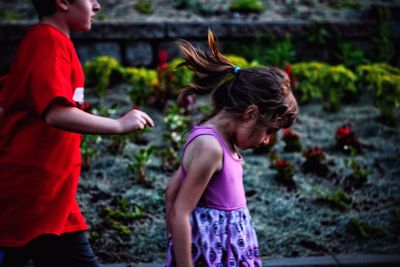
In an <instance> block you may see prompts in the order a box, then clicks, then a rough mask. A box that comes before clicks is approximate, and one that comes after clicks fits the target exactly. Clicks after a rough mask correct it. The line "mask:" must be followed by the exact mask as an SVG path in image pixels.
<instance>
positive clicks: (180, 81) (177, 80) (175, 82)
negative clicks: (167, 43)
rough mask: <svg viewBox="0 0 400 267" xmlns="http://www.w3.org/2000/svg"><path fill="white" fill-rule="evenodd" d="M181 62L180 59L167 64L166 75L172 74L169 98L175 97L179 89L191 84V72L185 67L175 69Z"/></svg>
mask: <svg viewBox="0 0 400 267" xmlns="http://www.w3.org/2000/svg"><path fill="white" fill-rule="evenodd" d="M182 62H183V60H182V59H180V58H176V59H174V60H172V61H171V62H170V63H169V64H168V69H167V73H173V75H172V79H171V85H170V86H171V92H170V94H171V95H170V97H171V96H172V97H176V96H177V95H178V92H179V90H180V89H182V88H183V87H185V86H187V85H189V84H190V83H191V82H192V79H193V72H192V71H191V70H189V69H188V68H187V67H179V68H177V66H178V65H179V64H180V63H182Z"/></svg>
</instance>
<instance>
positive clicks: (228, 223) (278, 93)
mask: <svg viewBox="0 0 400 267" xmlns="http://www.w3.org/2000/svg"><path fill="white" fill-rule="evenodd" d="M178 43H179V45H180V48H181V51H182V54H183V57H184V59H185V61H184V62H183V63H181V65H182V66H187V67H188V68H189V69H190V70H192V71H193V72H194V73H195V75H196V76H195V77H196V78H195V79H194V83H192V84H191V85H189V87H187V88H185V89H183V90H182V91H181V93H180V95H179V97H178V102H180V103H181V102H182V101H183V100H184V99H185V98H186V97H187V96H188V95H189V94H200V95H201V94H206V93H208V92H210V91H212V102H213V110H212V112H211V114H210V115H209V116H207V117H206V118H205V119H204V120H203V121H202V122H201V123H200V125H198V126H195V127H194V128H193V129H192V131H191V133H190V135H189V137H188V139H187V141H186V143H185V145H184V148H183V156H182V159H181V166H180V168H179V169H178V171H177V172H176V173H175V175H174V177H173V178H172V180H171V181H170V182H169V183H168V186H167V188H166V219H167V227H168V231H169V233H170V240H169V247H168V256H167V262H166V266H178V267H189V266H261V258H260V253H259V247H258V243H257V238H256V234H255V231H254V228H253V223H252V219H251V217H250V214H249V211H248V209H247V207H246V199H245V191H244V187H243V177H242V174H243V169H242V160H243V159H242V157H241V155H240V154H239V153H238V149H240V150H245V149H250V148H254V147H257V146H259V145H262V144H267V143H268V140H269V138H270V136H271V135H272V134H273V133H274V132H276V131H278V130H279V129H281V128H287V127H289V126H290V125H291V124H292V123H293V122H294V120H295V119H296V117H297V114H298V107H297V102H296V99H295V98H294V96H293V94H292V92H291V89H290V83H289V79H288V77H287V75H286V74H285V73H284V72H283V71H281V70H280V69H278V68H267V67H257V68H249V69H244V70H240V68H239V67H237V66H234V65H233V64H232V63H231V62H229V61H228V60H227V59H226V58H225V57H224V56H223V55H222V54H221V53H220V52H219V49H218V44H217V40H216V37H215V36H214V34H213V33H212V32H211V31H209V32H208V44H209V47H210V49H211V52H212V54H211V55H209V54H204V53H203V52H201V51H199V50H198V49H196V48H194V47H193V46H192V45H191V44H190V43H189V42H187V41H185V40H180V41H178ZM228 73H231V75H230V76H233V77H232V78H231V79H227V77H226V76H227V74H228ZM232 73H233V75H232Z"/></svg>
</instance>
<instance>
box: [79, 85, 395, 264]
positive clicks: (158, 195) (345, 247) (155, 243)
mask: <svg viewBox="0 0 400 267" xmlns="http://www.w3.org/2000/svg"><path fill="white" fill-rule="evenodd" d="M128 91H129V86H128V85H126V84H120V85H118V86H115V87H113V88H112V89H110V90H109V92H110V93H109V95H108V97H106V98H103V99H102V100H99V99H98V98H93V99H91V101H92V103H96V102H98V103H99V104H101V106H103V107H107V106H110V105H111V103H114V104H115V103H119V104H120V106H121V107H125V108H128V107H129V106H130V102H129V99H128V98H127V95H126V94H127V92H128ZM369 99H370V98H369V97H368V95H364V97H363V98H362V99H361V100H360V101H359V102H357V103H355V104H352V105H347V106H343V107H342V108H341V109H340V110H339V111H338V112H337V113H327V112H325V111H323V110H322V107H321V105H320V104H319V103H309V104H306V105H302V106H301V108H300V118H299V120H298V121H297V122H296V124H295V125H294V126H293V127H292V129H293V130H294V131H295V132H297V133H298V134H299V135H300V137H301V139H300V142H301V144H302V147H303V151H304V150H305V149H307V148H311V147H314V146H316V145H318V146H320V147H321V148H322V149H323V150H324V151H325V156H326V164H327V166H328V168H329V175H328V177H329V178H326V177H319V176H317V175H315V174H312V173H305V172H304V170H303V169H302V167H301V165H302V163H303V162H304V157H303V155H302V153H301V152H285V143H284V142H283V141H282V133H280V134H279V136H278V141H277V143H276V144H275V145H274V147H273V149H274V150H275V151H277V152H278V153H279V154H280V157H281V159H286V160H288V161H290V162H291V163H292V164H293V166H294V176H293V180H294V183H295V185H296V186H295V189H293V188H288V187H286V186H284V185H283V184H281V183H279V182H278V180H276V179H275V175H276V171H275V170H273V169H272V168H271V159H270V157H269V156H268V154H267V153H264V154H261V155H255V154H253V152H252V151H248V152H244V153H243V155H244V157H245V165H244V174H245V188H246V194H247V195H248V205H249V208H250V210H251V213H252V215H253V218H254V221H255V225H256V230H257V233H258V238H259V242H260V246H261V252H262V255H263V256H264V257H282V256H312V255H329V254H345V253H368V254H398V253H399V251H400V242H399V239H398V236H399V232H400V228H399V217H398V216H399V214H397V213H399V210H398V207H399V204H400V195H399V192H400V180H399V179H398V178H399V176H400V166H399V164H398V163H399V156H400V140H399V139H400V130H399V128H395V127H389V126H386V125H384V124H381V123H380V122H378V121H377V119H378V117H379V111H378V110H377V109H376V108H375V107H374V106H373V105H372V103H370V100H369ZM199 103H201V101H199ZM144 110H145V111H147V112H148V113H149V114H150V115H151V116H152V117H153V118H154V119H155V121H156V127H155V128H154V129H151V130H150V131H148V132H146V133H144V135H143V138H142V139H147V140H148V141H149V143H148V144H147V145H143V140H142V144H135V143H133V142H130V141H129V142H128V143H127V144H126V145H125V147H124V148H123V150H122V151H121V152H119V153H117V154H116V155H112V154H110V153H109V152H108V151H107V147H108V144H110V143H111V141H110V140H109V139H107V138H106V137H103V138H102V140H101V141H99V142H97V143H96V146H97V148H98V149H100V154H99V155H98V156H95V157H94V158H93V160H92V165H91V167H90V169H88V170H86V171H83V173H82V178H81V182H80V186H79V192H78V199H79V202H80V204H81V206H82V210H83V213H84V215H85V217H86V218H87V221H88V223H89V225H90V226H91V230H90V236H91V243H92V244H93V248H94V250H95V252H96V254H97V255H98V256H99V258H100V261H101V262H162V261H163V260H164V258H165V253H166V248H167V243H166V229H165V223H164V214H163V212H164V200H163V198H164V195H163V190H164V188H165V185H166V184H167V182H168V180H169V179H170V178H171V176H172V172H169V171H164V170H163V169H162V165H163V162H162V160H161V158H160V157H159V156H157V155H156V154H154V155H152V156H151V159H152V161H151V162H150V163H149V164H147V168H146V170H147V178H146V179H147V181H148V183H146V184H140V183H138V181H137V174H136V173H132V172H131V171H129V167H128V164H129V163H133V162H134V161H135V160H134V159H133V158H132V155H133V154H135V153H137V152H138V151H140V150H141V149H143V148H145V147H148V146H150V145H155V146H157V147H160V146H162V145H163V142H165V141H163V138H162V136H163V134H164V133H165V132H167V128H168V126H167V125H166V124H165V122H164V120H163V118H164V117H165V114H162V113H161V112H159V111H157V110H155V109H151V108H147V107H144ZM119 111H120V112H123V111H124V109H123V108H121V109H120V110H119ZM115 115H117V114H115ZM193 119H194V120H198V117H197V115H196V116H194V118H193ZM344 123H351V125H352V131H354V133H356V134H357V136H358V139H359V141H360V143H361V144H362V145H361V147H362V153H361V154H358V155H356V156H354V157H353V156H351V155H349V154H347V153H343V152H340V151H338V150H337V149H336V148H335V144H336V142H335V132H336V130H337V129H338V128H339V127H340V126H342V125H343V124H344ZM164 145H165V144H164ZM350 159H354V160H356V161H357V162H358V163H360V164H361V165H362V166H364V168H365V169H366V171H367V172H368V178H367V181H366V182H365V183H364V184H362V185H361V186H360V187H359V188H355V187H349V186H348V183H347V182H346V179H348V177H349V176H351V174H352V170H351V168H350V167H349V166H347V165H346V160H350ZM340 188H342V189H345V190H347V193H348V195H349V196H350V197H351V201H350V203H347V204H345V206H344V207H342V206H338V205H336V204H334V203H332V202H330V201H327V200H326V199H325V200H323V198H322V197H321V193H318V192H325V193H335V192H337V189H340ZM121 200H122V201H121ZM345 203H346V201H345ZM135 207H138V208H135ZM117 210H120V211H121V212H122V214H125V215H124V216H120V215H118V214H116V213H115V211H117ZM110 211H114V213H113V212H110ZM396 214H397V215H396ZM396 216H397V217H396Z"/></svg>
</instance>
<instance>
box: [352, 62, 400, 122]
mask: <svg viewBox="0 0 400 267" xmlns="http://www.w3.org/2000/svg"><path fill="white" fill-rule="evenodd" d="M357 73H358V75H359V77H360V86H364V87H366V88H367V89H368V90H369V91H370V92H371V93H372V98H373V103H374V104H375V106H376V107H377V108H378V109H379V110H380V116H381V118H382V120H383V121H384V122H385V123H387V124H389V125H393V126H394V125H396V122H397V114H396V109H397V108H399V106H400V69H399V68H395V67H392V66H390V65H388V64H385V63H377V64H370V65H361V66H358V68H357Z"/></svg>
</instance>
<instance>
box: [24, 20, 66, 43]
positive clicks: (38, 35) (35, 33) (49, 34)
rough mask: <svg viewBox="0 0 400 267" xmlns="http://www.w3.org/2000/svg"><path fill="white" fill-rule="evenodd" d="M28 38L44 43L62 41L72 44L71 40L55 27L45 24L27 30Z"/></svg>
mask: <svg viewBox="0 0 400 267" xmlns="http://www.w3.org/2000/svg"><path fill="white" fill-rule="evenodd" d="M26 36H27V37H28V38H34V39H37V40H38V41H43V42H44V43H46V42H48V41H51V40H52V41H60V42H67V43H70V42H71V40H70V39H69V38H68V37H67V36H66V35H65V34H64V33H63V32H61V31H60V30H59V29H57V28H56V27H55V26H52V25H50V24H45V23H38V24H35V25H33V26H32V27H30V28H29V29H28V30H27V33H26Z"/></svg>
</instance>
